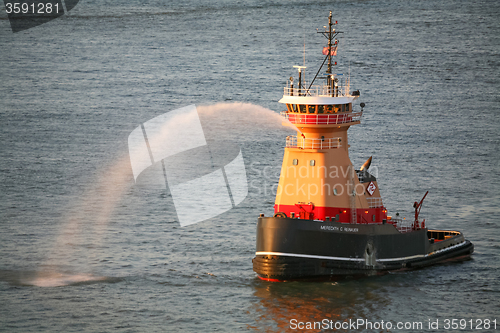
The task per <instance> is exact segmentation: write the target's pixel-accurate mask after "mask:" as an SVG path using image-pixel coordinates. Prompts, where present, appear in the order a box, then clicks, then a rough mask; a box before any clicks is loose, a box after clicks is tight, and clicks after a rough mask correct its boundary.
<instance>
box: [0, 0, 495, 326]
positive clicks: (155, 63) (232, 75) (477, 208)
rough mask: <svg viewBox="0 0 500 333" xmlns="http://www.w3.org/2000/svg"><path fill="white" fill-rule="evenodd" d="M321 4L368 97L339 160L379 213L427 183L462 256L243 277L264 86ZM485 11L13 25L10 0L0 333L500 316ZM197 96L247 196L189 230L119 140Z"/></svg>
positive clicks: (482, 5) (426, 212)
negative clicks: (290, 276)
mask: <svg viewBox="0 0 500 333" xmlns="http://www.w3.org/2000/svg"><path fill="white" fill-rule="evenodd" d="M329 10H333V13H334V14H333V15H334V19H335V20H338V22H339V26H338V30H340V31H342V32H343V34H342V35H341V40H340V47H339V57H338V59H337V61H338V64H339V66H338V67H337V68H336V70H338V71H339V72H343V73H345V74H348V73H349V72H350V73H351V86H352V87H353V88H354V89H359V90H360V91H361V97H360V99H359V100H358V102H364V103H366V107H365V113H364V115H363V121H362V124H361V125H358V126H354V127H352V128H351V129H350V131H349V135H350V145H351V148H350V154H351V159H352V161H353V162H354V164H355V165H361V164H362V163H363V162H364V161H365V160H366V159H367V158H368V157H369V156H372V155H373V159H374V160H373V164H372V165H373V167H376V168H377V170H378V183H379V186H380V189H381V192H382V196H383V197H384V203H385V205H386V207H387V208H388V210H389V212H390V213H392V214H394V213H396V212H399V213H400V214H401V215H404V216H408V217H410V216H411V213H412V203H413V201H415V200H417V199H419V198H421V197H422V196H423V194H424V193H425V191H427V190H429V195H428V197H427V199H426V201H425V204H424V207H423V210H422V215H423V216H424V217H425V218H426V222H427V225H428V226H430V227H433V228H450V229H457V230H461V231H463V232H464V233H465V235H466V237H467V238H468V239H470V240H471V241H472V242H473V243H474V244H475V254H474V255H473V257H472V259H471V260H468V261H464V262H460V263H453V264H446V265H441V266H433V267H429V268H426V269H422V270H418V271H412V272H405V273H397V274H389V275H385V276H381V277H371V278H366V279H359V280H348V281H338V282H335V283H332V282H329V283H297V282H294V283H285V284H273V283H265V282H262V281H259V280H258V279H257V278H256V275H255V273H254V272H253V271H252V263H251V259H252V258H253V256H254V251H255V227H256V218H257V216H258V214H259V213H265V214H266V215H270V214H272V212H273V203H274V192H273V191H274V189H275V186H276V184H277V181H278V177H279V168H280V165H281V158H282V154H283V148H284V143H285V137H286V136H287V135H290V134H292V133H293V131H292V130H290V129H289V128H285V127H283V126H281V121H280V119H279V117H277V115H276V114H277V113H278V112H279V111H282V110H283V106H282V105H280V104H279V103H277V101H278V100H279V99H280V97H281V94H282V92H283V90H282V87H283V86H284V84H285V82H286V80H287V78H288V77H289V76H291V75H295V72H294V69H293V68H292V66H293V65H302V64H303V62H304V56H305V61H306V65H307V66H308V67H309V72H308V74H307V75H308V76H307V78H308V79H311V78H312V76H313V75H314V74H315V72H316V70H317V66H318V65H319V64H320V63H321V61H322V55H321V49H322V47H323V46H324V41H325V40H324V39H323V37H321V35H319V34H316V31H315V29H316V28H320V29H321V28H322V26H323V25H325V24H326V19H327V16H328V11H329ZM499 15H500V4H499V3H498V2H495V1H476V2H469V1H449V0H444V1H412V2H408V1H383V0H373V1H354V2H336V3H335V4H331V3H329V2H324V1H302V2H301V1H284V0H283V1H273V2H271V1H253V0H248V1H231V0H227V1H224V0H218V1H184V2H181V3H172V2H168V1H163V2H160V1H126V2H125V1H93V0H88V1H84V0H82V1H81V2H80V3H79V4H78V5H77V6H76V7H75V8H74V9H73V10H72V11H71V12H70V15H67V16H63V17H61V18H59V19H56V20H53V21H51V22H49V23H47V24H44V25H41V26H38V27H35V28H33V29H30V30H26V31H23V32H19V33H15V34H13V33H12V32H11V30H10V26H9V22H8V20H7V19H6V14H5V11H3V10H2V12H1V15H0V43H1V57H0V68H1V70H0V73H1V74H0V128H1V131H0V142H1V148H0V226H1V228H2V229H1V232H0V254H1V255H0V331H6V332H28V331H35V332H37V331H45V332H54V331H64V332H72V331H78V332H81V331H85V332H90V331H103V332H104V331H118V332H165V331H168V332H176V331H181V330H184V331H188V332H204V331H215V330H218V331H228V332H236V331H276V332H278V331H286V330H291V328H290V321H291V320H292V319H296V320H298V321H302V322H312V321H321V320H323V319H328V320H333V321H334V322H335V321H341V322H343V321H348V320H349V319H351V320H357V319H366V320H371V321H378V322H380V321H381V320H383V321H385V322H386V321H392V322H394V323H396V322H398V321H400V322H422V323H423V329H422V331H427V332H432V331H434V332H443V331H446V330H445V329H444V327H443V324H444V320H445V319H447V318H457V319H466V320H470V319H473V320H474V323H475V322H476V320H477V319H481V320H485V319H490V320H494V319H496V320H497V323H498V325H499V326H500V317H499V316H498V314H499V313H500V301H499V295H500V282H499V273H498V270H499V268H500V264H499V262H498V256H499V254H500V241H499V239H500V231H499V229H498V224H499V220H498V216H499V215H500V181H499V178H498V177H497V174H498V173H499V172H500V168H499V164H500V153H499V152H498V149H499V146H500V115H499V107H498V105H499V102H500V98H499V96H500V95H499V93H498V89H499V88H500V84H499V83H500V82H499V81H500V79H499V78H500V54H499V53H500V46H499V45H500V21H499V20H498V17H499ZM304 42H305V46H306V52H305V54H304ZM190 104H196V105H198V106H200V107H202V106H204V107H205V108H206V109H207V108H208V109H209V111H210V112H212V114H215V115H216V116H218V117H219V118H218V119H219V120H220V131H219V132H217V126H215V127H214V128H212V132H211V133H213V135H214V137H217V138H218V139H220V142H227V147H233V146H234V145H235V144H237V145H239V147H241V149H242V154H243V157H244V160H245V165H246V169H247V177H248V181H249V194H248V197H247V198H246V199H245V200H244V201H243V202H242V203H241V204H239V205H238V206H237V207H236V208H234V209H232V210H230V211H228V212H226V213H224V214H222V215H220V216H218V217H216V218H212V219H209V220H207V221H205V222H201V223H198V224H194V225H191V226H187V227H184V228H181V227H180V226H179V222H178V221H177V216H176V212H175V209H174V205H173V201H172V197H171V195H170V192H169V190H168V189H167V190H165V183H164V182H163V183H161V182H159V181H158V179H157V178H155V177H153V176H151V175H149V176H148V174H147V173H146V174H145V175H144V176H143V178H142V180H141V181H138V182H137V184H136V183H134V179H133V176H132V170H131V166H130V161H129V159H128V148H127V138H128V135H129V134H130V132H131V131H132V130H133V129H134V128H136V127H137V126H138V125H139V124H141V123H144V122H145V121H147V120H149V119H152V118H154V117H155V116H158V115H160V114H163V113H165V112H167V111H170V110H174V109H177V108H180V107H183V106H187V105H190ZM356 107H357V108H358V109H359V106H356ZM218 133H220V137H219V136H218ZM223 148H224V149H225V146H223ZM224 149H222V151H224ZM227 151H228V152H229V151H233V150H232V149H229V148H228V149H227ZM228 154H229V153H228ZM196 160H197V159H196V157H193V163H195V162H196ZM429 319H430V320H431V321H435V320H437V319H439V321H440V322H439V324H440V327H439V329H432V328H429V327H428V323H429ZM347 330H349V331H350V329H347ZM358 330H362V329H361V328H360V329H358ZM468 330H469V331H470V329H468ZM497 330H500V327H498V328H497ZM389 331H394V332H396V331H398V330H397V329H392V330H389ZM409 331H415V332H417V331H420V330H419V329H414V330H413V329H410V330H409ZM449 331H451V330H449ZM483 331H485V330H483Z"/></svg>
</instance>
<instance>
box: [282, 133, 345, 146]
mask: <svg viewBox="0 0 500 333" xmlns="http://www.w3.org/2000/svg"><path fill="white" fill-rule="evenodd" d="M341 141H342V140H341V138H325V139H308V138H303V137H299V138H298V139H297V136H296V135H290V136H287V137H286V147H287V148H301V149H333V148H340V147H342V142H341Z"/></svg>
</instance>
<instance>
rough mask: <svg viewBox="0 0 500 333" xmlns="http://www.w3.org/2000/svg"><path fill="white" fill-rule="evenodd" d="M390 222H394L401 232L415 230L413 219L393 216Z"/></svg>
mask: <svg viewBox="0 0 500 333" xmlns="http://www.w3.org/2000/svg"><path fill="white" fill-rule="evenodd" d="M387 222H388V223H391V224H393V225H394V226H396V228H397V229H398V230H399V232H401V233H403V232H410V231H412V230H413V221H410V220H406V219H401V218H394V217H393V218H392V219H390V220H389V221H387Z"/></svg>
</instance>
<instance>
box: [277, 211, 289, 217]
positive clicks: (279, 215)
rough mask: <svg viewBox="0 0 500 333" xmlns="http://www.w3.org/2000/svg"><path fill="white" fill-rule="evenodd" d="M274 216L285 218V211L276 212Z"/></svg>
mask: <svg viewBox="0 0 500 333" xmlns="http://www.w3.org/2000/svg"><path fill="white" fill-rule="evenodd" d="M274 217H281V218H286V217H287V216H286V213H283V212H277V213H276V214H274Z"/></svg>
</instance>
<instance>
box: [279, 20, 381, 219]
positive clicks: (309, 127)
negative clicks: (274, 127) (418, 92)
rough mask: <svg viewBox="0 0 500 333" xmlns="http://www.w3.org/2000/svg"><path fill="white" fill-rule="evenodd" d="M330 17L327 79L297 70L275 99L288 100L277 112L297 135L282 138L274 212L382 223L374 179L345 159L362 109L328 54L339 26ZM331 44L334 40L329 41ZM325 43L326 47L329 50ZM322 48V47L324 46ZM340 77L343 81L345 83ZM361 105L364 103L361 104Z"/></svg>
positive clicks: (303, 217)
mask: <svg viewBox="0 0 500 333" xmlns="http://www.w3.org/2000/svg"><path fill="white" fill-rule="evenodd" d="M335 24H336V23H333V22H332V20H331V15H330V18H329V27H328V30H327V31H325V32H324V34H325V36H327V37H328V40H329V46H328V48H330V49H331V50H332V49H334V50H335V52H333V51H331V52H328V51H327V52H326V58H325V61H326V60H327V59H328V60H329V61H328V69H327V71H326V75H327V76H326V84H324V85H319V86H313V85H312V84H311V85H309V86H307V85H306V84H305V83H304V82H303V79H302V76H303V71H304V69H305V67H304V66H295V67H296V68H298V70H299V80H298V84H297V85H296V86H295V87H294V81H293V78H290V81H289V84H288V85H287V87H285V89H284V94H283V98H282V99H281V100H280V103H284V104H286V106H287V111H285V112H282V115H283V116H284V117H285V118H286V119H287V120H288V121H289V122H290V123H292V124H293V125H295V126H296V128H297V135H296V136H289V137H287V140H286V148H285V155H284V157H283V165H282V168H281V176H280V181H279V186H278V193H277V196H276V202H275V214H282V215H286V216H292V217H293V216H295V217H299V218H302V219H317V220H323V221H324V220H331V221H338V222H345V223H383V222H385V221H386V220H387V213H386V210H385V208H384V206H383V204H382V199H381V197H380V192H379V189H378V184H377V181H376V180H375V178H374V177H373V176H371V175H370V174H368V173H367V172H366V169H367V168H368V167H369V165H368V166H366V167H365V168H364V170H355V169H354V167H353V165H352V162H351V160H350V159H349V141H348V135H347V131H348V129H349V127H350V126H352V125H357V124H359V123H360V122H361V117H362V114H363V110H361V111H355V110H354V109H353V102H354V101H355V100H356V99H357V98H358V97H359V91H355V92H350V91H349V89H350V86H349V81H347V82H344V80H343V75H342V74H333V73H332V66H333V65H335V64H336V63H332V61H331V57H332V55H334V54H336V52H337V45H338V41H337V40H336V39H334V38H335V37H336V36H337V35H338V34H339V32H336V31H335V29H332V26H334V25H335ZM334 45H335V46H334ZM328 48H326V49H327V50H328ZM324 53H325V52H324ZM344 83H345V84H344ZM361 105H362V107H363V106H364V105H363V104H361Z"/></svg>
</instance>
